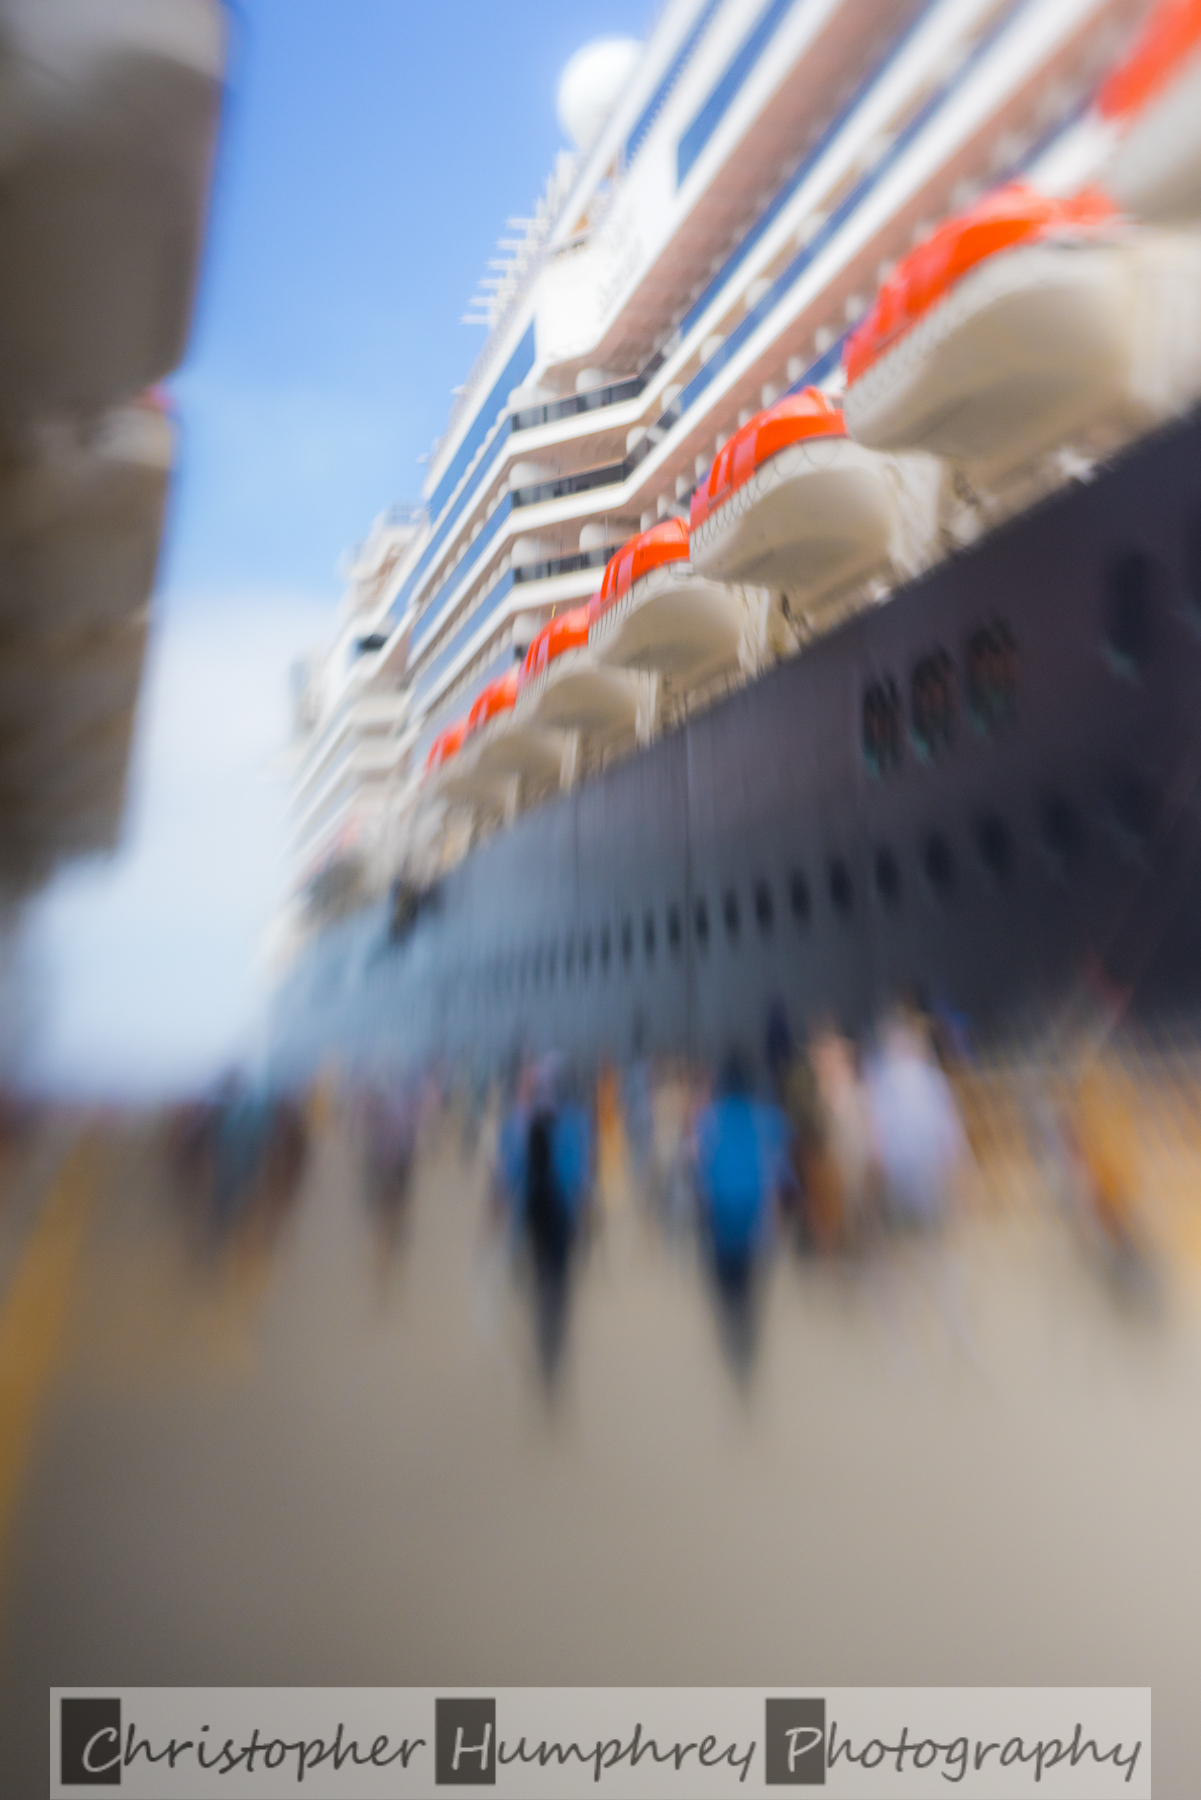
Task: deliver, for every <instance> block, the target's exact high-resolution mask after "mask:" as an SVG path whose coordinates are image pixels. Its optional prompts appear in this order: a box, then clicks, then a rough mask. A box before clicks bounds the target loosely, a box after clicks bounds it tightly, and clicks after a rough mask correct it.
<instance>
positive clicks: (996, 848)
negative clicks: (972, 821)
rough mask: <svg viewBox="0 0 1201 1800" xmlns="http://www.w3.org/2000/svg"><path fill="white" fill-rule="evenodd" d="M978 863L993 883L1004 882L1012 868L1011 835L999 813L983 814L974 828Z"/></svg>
mask: <svg viewBox="0 0 1201 1800" xmlns="http://www.w3.org/2000/svg"><path fill="white" fill-rule="evenodd" d="M976 847H977V849H978V850H979V852H980V861H981V862H982V863H983V864H984V867H985V868H986V869H987V870H988V872H989V874H990V875H991V876H992V878H993V880H994V881H1004V880H1005V879H1006V878H1007V876H1008V875H1009V874H1010V872H1011V870H1012V868H1013V834H1012V833H1011V832H1010V829H1009V827H1008V825H1007V824H1006V823H1005V821H1004V819H1003V818H1002V817H1001V815H1000V813H995V812H990V813H985V815H984V817H983V818H982V819H981V821H980V823H979V825H978V826H977V828H976Z"/></svg>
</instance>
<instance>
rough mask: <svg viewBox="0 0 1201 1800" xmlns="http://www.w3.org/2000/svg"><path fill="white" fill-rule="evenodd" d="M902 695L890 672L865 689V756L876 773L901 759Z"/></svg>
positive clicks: (894, 766) (893, 766) (870, 767)
mask: <svg viewBox="0 0 1201 1800" xmlns="http://www.w3.org/2000/svg"><path fill="white" fill-rule="evenodd" d="M902 735H903V733H902V724H901V696H900V692H899V691H898V688H897V684H896V682H895V681H894V680H893V679H892V677H891V675H889V676H885V677H884V679H883V680H881V681H872V682H869V683H868V685H867V687H866V688H864V690H863V760H864V762H865V763H866V764H867V766H868V768H869V769H870V770H871V772H872V774H873V775H887V774H888V772H889V770H890V769H895V768H896V767H897V765H898V764H899V762H900V760H901V742H902Z"/></svg>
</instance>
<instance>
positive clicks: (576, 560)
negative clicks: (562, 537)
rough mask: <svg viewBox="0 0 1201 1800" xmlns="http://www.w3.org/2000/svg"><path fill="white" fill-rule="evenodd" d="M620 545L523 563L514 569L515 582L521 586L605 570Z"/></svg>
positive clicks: (578, 551)
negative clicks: (581, 572)
mask: <svg viewBox="0 0 1201 1800" xmlns="http://www.w3.org/2000/svg"><path fill="white" fill-rule="evenodd" d="M618 547H619V546H618V545H616V544H612V545H610V546H609V548H608V549H604V548H602V549H599V550H577V551H576V553H575V555H574V556H556V557H552V558H551V559H550V561H549V562H536V563H522V565H521V567H520V568H518V569H514V571H513V580H514V582H515V583H517V584H520V583H521V582H523V581H549V580H550V578H551V576H552V575H578V574H579V572H580V570H581V569H603V568H604V566H605V564H606V563H607V562H608V560H609V558H610V557H611V556H612V555H613V552H614V551H615V550H616V549H618Z"/></svg>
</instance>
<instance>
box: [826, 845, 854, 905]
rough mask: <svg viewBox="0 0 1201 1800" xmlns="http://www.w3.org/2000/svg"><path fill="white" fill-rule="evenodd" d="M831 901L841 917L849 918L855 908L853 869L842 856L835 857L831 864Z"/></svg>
mask: <svg viewBox="0 0 1201 1800" xmlns="http://www.w3.org/2000/svg"><path fill="white" fill-rule="evenodd" d="M830 903H831V905H832V906H833V908H834V911H835V912H836V913H837V914H838V916H839V918H840V919H849V918H850V916H851V913H852V912H853V911H854V908H855V889H854V885H853V884H852V881H851V871H850V870H849V869H848V868H847V866H846V864H845V863H844V862H843V860H842V858H841V857H835V859H834V861H833V862H832V863H831V864H830Z"/></svg>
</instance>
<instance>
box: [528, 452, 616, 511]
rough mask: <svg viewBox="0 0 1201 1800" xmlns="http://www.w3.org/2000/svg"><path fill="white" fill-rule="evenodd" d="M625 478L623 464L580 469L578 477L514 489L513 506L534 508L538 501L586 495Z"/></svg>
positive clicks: (565, 476) (571, 476)
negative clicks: (590, 490) (590, 491)
mask: <svg viewBox="0 0 1201 1800" xmlns="http://www.w3.org/2000/svg"><path fill="white" fill-rule="evenodd" d="M625 478H626V465H625V463H624V462H619V463H606V465H605V466H604V467H603V468H600V469H582V470H581V471H580V473H579V474H578V475H560V476H558V477H557V478H556V479H555V480H554V481H539V482H536V483H535V484H534V486H533V487H523V488H514V490H513V496H512V498H513V505H514V506H515V507H517V506H536V505H537V503H538V501H539V500H566V499H567V498H568V497H569V495H571V494H586V493H587V492H588V490H589V489H590V488H598V487H612V485H613V483H614V482H616V481H624V480H625Z"/></svg>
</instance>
